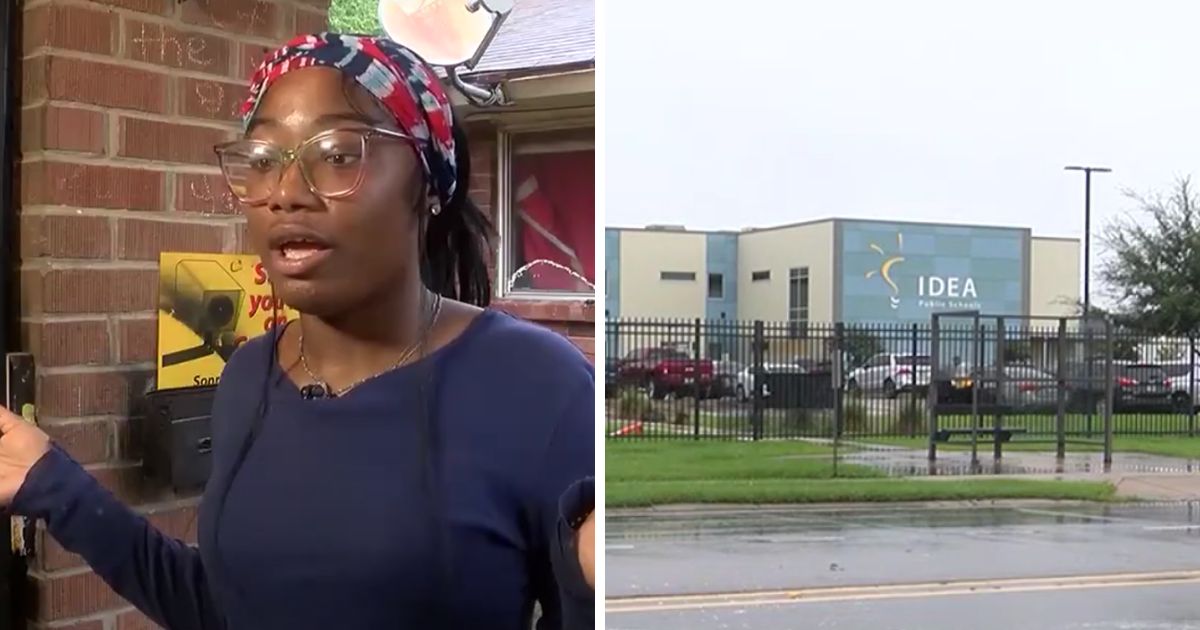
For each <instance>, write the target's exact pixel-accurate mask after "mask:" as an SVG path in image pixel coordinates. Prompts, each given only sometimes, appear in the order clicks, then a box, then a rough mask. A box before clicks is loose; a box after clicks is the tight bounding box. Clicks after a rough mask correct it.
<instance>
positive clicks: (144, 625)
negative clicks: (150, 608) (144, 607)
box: [117, 610, 162, 630]
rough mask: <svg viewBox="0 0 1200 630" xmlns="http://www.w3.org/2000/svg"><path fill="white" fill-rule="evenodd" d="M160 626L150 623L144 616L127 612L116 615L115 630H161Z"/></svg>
mask: <svg viewBox="0 0 1200 630" xmlns="http://www.w3.org/2000/svg"><path fill="white" fill-rule="evenodd" d="M161 629H162V626H160V625H158V624H156V623H154V622H153V621H150V619H149V618H148V617H146V615H143V614H142V613H140V612H138V611H136V610H129V611H126V612H123V613H121V614H120V615H117V630H161Z"/></svg>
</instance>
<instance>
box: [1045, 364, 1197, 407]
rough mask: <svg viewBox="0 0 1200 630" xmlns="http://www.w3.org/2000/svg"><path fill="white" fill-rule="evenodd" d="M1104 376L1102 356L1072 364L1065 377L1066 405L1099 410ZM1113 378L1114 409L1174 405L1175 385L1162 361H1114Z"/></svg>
mask: <svg viewBox="0 0 1200 630" xmlns="http://www.w3.org/2000/svg"><path fill="white" fill-rule="evenodd" d="M1104 376H1105V362H1104V361H1103V360H1096V361H1092V362H1090V363H1079V364H1075V365H1072V366H1071V367H1070V369H1069V370H1068V378H1067V388H1068V390H1069V392H1070V393H1069V397H1068V401H1069V402H1068V406H1069V407H1070V408H1071V409H1072V410H1073V411H1093V412H1098V411H1100V410H1101V409H1102V405H1103V404H1104V403H1105V398H1106V397H1107V395H1108V392H1107V388H1106V387H1105V384H1106V381H1105V378H1104ZM1112 378H1113V382H1112V385H1113V412H1114V413H1121V412H1128V411H1169V410H1171V409H1172V408H1173V405H1174V400H1173V398H1172V395H1173V394H1174V393H1175V389H1174V387H1173V386H1172V383H1171V378H1170V376H1168V375H1167V371H1166V370H1165V369H1163V367H1162V366H1161V365H1157V364H1153V363H1135V362H1123V363H1117V362H1114V363H1113V365H1112Z"/></svg>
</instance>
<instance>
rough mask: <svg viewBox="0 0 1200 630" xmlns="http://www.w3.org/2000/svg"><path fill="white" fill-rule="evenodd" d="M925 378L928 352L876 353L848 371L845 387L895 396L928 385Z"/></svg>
mask: <svg viewBox="0 0 1200 630" xmlns="http://www.w3.org/2000/svg"><path fill="white" fill-rule="evenodd" d="M929 377H930V360H929V355H916V356H912V355H908V354H877V355H875V356H873V357H871V358H870V359H869V360H868V361H867V362H866V363H864V364H862V365H861V366H859V367H858V368H856V369H854V370H851V372H850V374H849V375H848V376H847V377H846V387H847V389H850V390H851V391H862V392H870V393H881V394H883V395H884V396H887V397H888V398H895V397H896V395H897V394H899V393H900V392H920V391H924V390H925V388H927V387H929Z"/></svg>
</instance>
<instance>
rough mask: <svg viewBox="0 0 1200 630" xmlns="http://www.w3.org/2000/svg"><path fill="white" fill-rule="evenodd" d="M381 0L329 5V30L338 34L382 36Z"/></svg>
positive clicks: (336, 1)
mask: <svg viewBox="0 0 1200 630" xmlns="http://www.w3.org/2000/svg"><path fill="white" fill-rule="evenodd" d="M378 11H379V0H333V3H332V4H330V5H329V28H330V30H333V31H336V32H338V33H355V34H360V35H381V34H383V27H381V26H380V24H379V13H378Z"/></svg>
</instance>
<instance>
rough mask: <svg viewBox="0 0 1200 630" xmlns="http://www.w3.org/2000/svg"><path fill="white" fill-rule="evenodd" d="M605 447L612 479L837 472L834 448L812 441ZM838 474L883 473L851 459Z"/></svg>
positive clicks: (618, 444)
mask: <svg viewBox="0 0 1200 630" xmlns="http://www.w3.org/2000/svg"><path fill="white" fill-rule="evenodd" d="M604 448H605V470H606V474H605V480H606V481H607V482H608V483H623V482H634V483H640V482H647V481H653V482H665V481H696V480H713V479H718V480H727V481H732V480H743V481H749V480H762V479H773V480H789V479H829V478H832V477H833V449H831V448H829V447H827V446H821V445H817V444H809V443H807V442H758V443H754V442H717V441H703V440H702V441H688V440H661V441H653V440H647V441H640V442H639V441H632V440H631V441H623V440H609V441H608V442H607V443H605V445H604ZM838 475H839V476H841V477H883V476H884V474H883V473H882V472H879V471H877V470H875V469H874V468H869V467H866V466H853V465H847V464H842V465H840V466H838Z"/></svg>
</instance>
